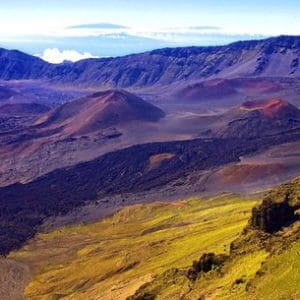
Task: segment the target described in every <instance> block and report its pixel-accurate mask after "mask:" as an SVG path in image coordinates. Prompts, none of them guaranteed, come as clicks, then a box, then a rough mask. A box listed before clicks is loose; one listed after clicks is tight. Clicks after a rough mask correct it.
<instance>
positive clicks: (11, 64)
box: [0, 36, 300, 88]
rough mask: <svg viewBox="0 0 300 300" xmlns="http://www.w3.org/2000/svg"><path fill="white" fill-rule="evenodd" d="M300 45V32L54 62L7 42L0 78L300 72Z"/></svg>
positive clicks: (113, 80) (66, 80) (100, 79)
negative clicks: (248, 39)
mask: <svg viewBox="0 0 300 300" xmlns="http://www.w3.org/2000/svg"><path fill="white" fill-rule="evenodd" d="M299 49H300V36H279V37H272V38H268V39H264V40H253V41H240V42H235V43H231V44H229V45H224V46H208V47H196V46H192V47H178V48H162V49H156V50H152V51H148V52H144V53H140V54H132V55H126V56H120V57H110V58H101V59H96V58H95V59H92V58H91V59H85V60H81V61H78V62H75V63H70V64H67V65H66V64H57V65H55V64H49V63H47V62H44V61H43V60H41V59H40V58H37V57H33V56H30V55H27V54H24V53H22V52H20V51H16V50H4V49H3V48H2V49H0V67H1V68H0V70H1V71H0V79H3V80H12V79H37V78H39V79H43V80H46V81H50V82H52V83H55V84H63V85H68V84H70V83H75V84H77V85H80V86H85V87H88V86H99V85H101V86H103V87H106V88H108V87H122V88H125V87H126V88H128V87H132V88H133V87H135V88H140V87H151V86H155V85H168V84H170V83H174V82H187V81H193V80H201V79H207V78H214V77H220V78H234V77H240V76H246V77H247V76H248V77H252V76H254V77H256V76H258V77H262V76H271V77H276V76H279V77H284V76H288V77H297V76H300V69H299V59H300V51H299ZM8 56H10V57H11V59H10V61H9V60H8ZM19 56H21V57H19Z"/></svg>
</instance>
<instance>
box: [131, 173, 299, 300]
mask: <svg viewBox="0 0 300 300" xmlns="http://www.w3.org/2000/svg"><path fill="white" fill-rule="evenodd" d="M299 204H300V177H299V178H298V179H296V180H294V181H293V182H291V183H288V184H284V185H282V186H280V187H278V188H276V189H274V190H273V191H271V192H270V193H268V194H267V195H266V197H264V199H263V201H262V203H261V204H260V205H259V206H257V207H255V208H253V210H252V214H251V218H250V220H249V222H248V225H247V226H246V227H245V229H244V230H243V231H242V234H240V235H239V236H238V238H237V239H236V240H235V241H233V243H232V244H231V245H230V254H229V255H228V256H226V257H224V256H221V255H218V253H217V254H213V253H206V254H204V255H203V256H202V257H201V258H200V259H199V260H198V261H196V262H194V263H193V265H192V266H190V267H189V268H186V269H172V270H168V271H167V272H164V273H161V274H160V275H159V276H157V277H156V278H155V279H154V280H152V281H151V282H149V283H146V284H144V285H143V286H141V287H140V288H139V290H138V291H137V292H136V293H135V295H133V296H132V297H130V298H129V299H130V300H141V299H148V300H149V299H166V300H167V299H178V300H179V299H184V300H188V299H190V300H194V299H198V300H199V299H201V300H204V299H228V300H229V299H235V300H239V299H240V300H244V299H247V300H261V299H263V300H269V299H270V300H291V299H293V300H294V299H300V286H299V282H300V275H299V267H300V220H299V206H300V205H299ZM183 283H184V284H183Z"/></svg>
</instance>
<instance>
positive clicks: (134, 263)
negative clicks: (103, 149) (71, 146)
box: [0, 195, 256, 300]
mask: <svg viewBox="0 0 300 300" xmlns="http://www.w3.org/2000/svg"><path fill="white" fill-rule="evenodd" d="M255 203H256V200H255V199H254V200H253V199H243V198H239V197H234V196H230V195H228V196H223V197H216V198H213V199H201V198H193V199H187V200H183V201H176V202H169V203H167V202H155V203H152V204H148V205H136V206H131V207H128V208H124V209H123V210H121V211H120V212H118V213H116V214H115V215H114V216H112V217H110V218H107V219H105V220H103V221H99V222H96V223H94V224H88V225H80V226H71V227H67V228H63V229H58V230H56V231H54V232H49V233H46V234H40V235H38V236H37V237H36V238H35V239H34V240H32V241H30V242H29V244H28V245H27V246H26V247H24V248H23V249H21V250H20V251H17V252H14V253H12V254H11V255H10V256H9V258H10V259H11V260H16V261H17V262H18V263H19V264H20V263H22V264H23V265H25V266H27V267H29V268H30V270H31V271H32V273H31V276H32V280H31V281H30V280H27V283H28V285H27V287H26V289H25V296H26V299H35V298H36V297H38V296H40V295H43V297H44V298H45V299H53V298H55V297H66V298H72V299H101V300H111V299H114V300H118V299H119V300H124V299H126V297H128V296H130V295H132V294H134V292H135V290H137V289H138V288H139V287H140V286H141V285H142V284H144V283H145V282H148V281H151V280H152V278H153V277H155V276H156V275H157V274H159V273H161V272H164V271H166V270H167V269H169V268H170V267H185V266H188V265H190V264H191V263H192V261H193V260H195V259H197V258H198V256H199V255H201V254H202V253H205V252H207V251H216V252H218V253H228V252H229V244H230V243H231V241H232V240H233V239H235V237H236V235H237V234H238V233H239V232H240V231H241V230H242V228H243V227H244V226H245V225H246V223H247V219H248V218H249V214H250V211H251V208H252V207H253V205H255ZM137 253H139V254H138V255H137ZM0 263H1V260H0ZM75 270H76V271H75ZM185 287H186V286H182V288H185ZM0 291H1V285H0ZM169 299H173V298H169ZM174 299H175V298H174ZM2 300H7V299H5V298H4V299H2ZM9 300H11V299H9Z"/></svg>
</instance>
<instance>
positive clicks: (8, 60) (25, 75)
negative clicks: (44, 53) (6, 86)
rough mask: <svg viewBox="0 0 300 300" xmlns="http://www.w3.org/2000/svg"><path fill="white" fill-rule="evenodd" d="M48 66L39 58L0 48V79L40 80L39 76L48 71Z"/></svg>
mask: <svg viewBox="0 0 300 300" xmlns="http://www.w3.org/2000/svg"><path fill="white" fill-rule="evenodd" d="M49 67H50V64H48V63H46V62H45V61H43V60H42V59H40V58H37V57H35V56H31V55H28V54H25V53H23V52H21V51H17V50H6V49H3V48H0V78H1V79H2V80H12V79H40V77H41V74H44V73H47V72H48V71H49Z"/></svg>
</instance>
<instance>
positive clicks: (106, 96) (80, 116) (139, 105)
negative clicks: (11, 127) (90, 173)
mask: <svg viewBox="0 0 300 300" xmlns="http://www.w3.org/2000/svg"><path fill="white" fill-rule="evenodd" d="M164 116H165V114H164V112H163V111H162V110H160V109H159V108H157V107H155V106H153V105H151V104H149V103H147V102H145V101H144V100H142V99H141V98H139V97H137V96H135V95H133V94H130V93H128V92H126V91H119V90H108V91H105V92H98V93H95V94H92V95H90V96H86V97H82V98H80V99H78V100H74V101H71V102H68V103H66V104H64V105H62V106H59V107H58V108H56V109H55V110H54V111H51V112H49V113H48V114H46V115H44V116H42V117H41V118H40V119H38V120H37V121H36V123H35V125H38V127H40V128H44V127H47V128H48V129H50V128H51V129H54V128H62V130H63V131H64V133H65V134H71V133H74V134H75V133H81V134H83V133H89V132H93V131H97V130H101V129H105V128H109V127H111V126H122V125H124V124H126V123H130V122H131V123H132V122H136V123H137V122H139V121H140V122H156V121H158V120H159V119H160V118H162V117H164Z"/></svg>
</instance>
